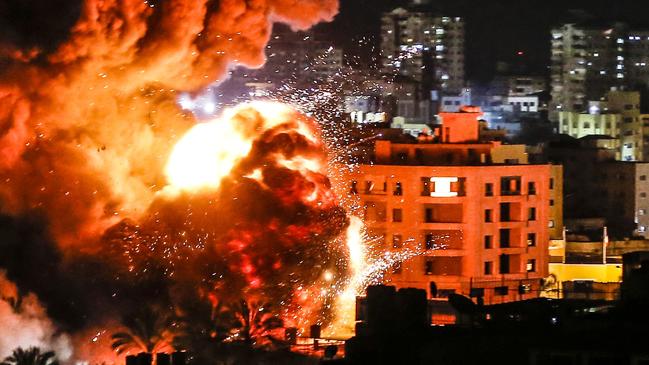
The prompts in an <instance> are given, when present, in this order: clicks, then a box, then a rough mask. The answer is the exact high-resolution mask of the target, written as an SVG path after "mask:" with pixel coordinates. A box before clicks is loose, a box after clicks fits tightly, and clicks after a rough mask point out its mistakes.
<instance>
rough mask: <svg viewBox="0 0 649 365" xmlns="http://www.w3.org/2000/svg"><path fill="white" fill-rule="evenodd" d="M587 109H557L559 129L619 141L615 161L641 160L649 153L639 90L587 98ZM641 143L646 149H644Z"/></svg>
mask: <svg viewBox="0 0 649 365" xmlns="http://www.w3.org/2000/svg"><path fill="white" fill-rule="evenodd" d="M588 104H589V107H588V111H587V112H574V111H573V112H569V111H560V112H558V121H559V125H558V128H559V132H560V133H563V134H567V135H569V136H571V137H574V138H581V137H585V136H592V135H606V136H610V137H613V138H616V139H617V140H618V142H619V148H620V153H619V157H618V159H619V160H622V161H644V160H645V158H646V157H647V155H648V154H649V139H648V138H647V134H646V132H647V130H646V129H647V128H646V127H645V124H648V125H649V123H646V122H647V121H649V115H646V114H641V112H640V93H639V92H637V91H619V90H611V91H609V92H607V93H606V95H605V97H604V98H603V100H600V101H590V102H589V103H588ZM645 142H646V143H647V145H648V148H645Z"/></svg>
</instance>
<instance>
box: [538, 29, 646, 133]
mask: <svg viewBox="0 0 649 365" xmlns="http://www.w3.org/2000/svg"><path fill="white" fill-rule="evenodd" d="M647 86H649V32H647V31H638V30H632V29H629V28H628V26H627V25H625V24H623V23H616V24H613V25H606V26H603V25H601V24H599V25H582V24H564V25H563V26H561V27H557V28H555V29H553V30H552V66H551V94H552V105H551V111H552V113H551V114H550V116H551V118H552V120H555V121H556V116H557V115H556V113H557V112H559V111H573V112H583V111H585V108H586V106H587V101H588V100H599V99H600V98H602V97H603V96H604V95H605V94H606V93H607V92H608V90H610V89H611V88H618V89H620V88H626V89H628V90H638V89H644V88H646V87H647Z"/></svg>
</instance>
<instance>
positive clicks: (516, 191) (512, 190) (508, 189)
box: [500, 176, 521, 195]
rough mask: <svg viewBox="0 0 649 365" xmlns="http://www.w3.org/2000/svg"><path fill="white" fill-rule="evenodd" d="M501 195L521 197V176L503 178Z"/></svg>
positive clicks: (501, 180)
mask: <svg viewBox="0 0 649 365" xmlns="http://www.w3.org/2000/svg"><path fill="white" fill-rule="evenodd" d="M500 195H521V177H520V176H503V177H501V178H500Z"/></svg>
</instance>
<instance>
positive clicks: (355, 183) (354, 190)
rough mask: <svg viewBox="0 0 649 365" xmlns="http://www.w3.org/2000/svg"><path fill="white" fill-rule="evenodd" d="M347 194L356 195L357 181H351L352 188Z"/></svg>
mask: <svg viewBox="0 0 649 365" xmlns="http://www.w3.org/2000/svg"><path fill="white" fill-rule="evenodd" d="M349 192H350V193H351V194H353V195H356V194H358V181H356V180H354V181H352V186H351V188H350V190H349Z"/></svg>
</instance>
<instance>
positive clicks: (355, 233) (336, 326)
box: [325, 216, 368, 337]
mask: <svg viewBox="0 0 649 365" xmlns="http://www.w3.org/2000/svg"><path fill="white" fill-rule="evenodd" d="M364 230H365V225H364V223H363V221H362V220H361V219H360V218H358V217H355V216H352V217H351V218H350V222H349V227H347V232H346V235H345V237H346V243H347V249H348V252H349V257H348V260H349V262H348V263H349V269H350V271H351V277H350V279H349V281H348V282H347V285H346V286H345V288H344V289H343V291H342V292H341V293H340V294H339V296H338V299H337V301H336V315H335V320H334V322H333V323H332V325H331V326H330V328H328V329H327V331H325V333H326V334H327V335H331V336H338V337H350V336H352V335H353V334H354V323H355V317H354V316H355V308H356V296H358V295H361V294H362V292H363V291H364V290H365V287H366V285H365V282H366V268H367V266H368V259H367V251H366V246H365V239H364V237H363V232H364Z"/></svg>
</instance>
